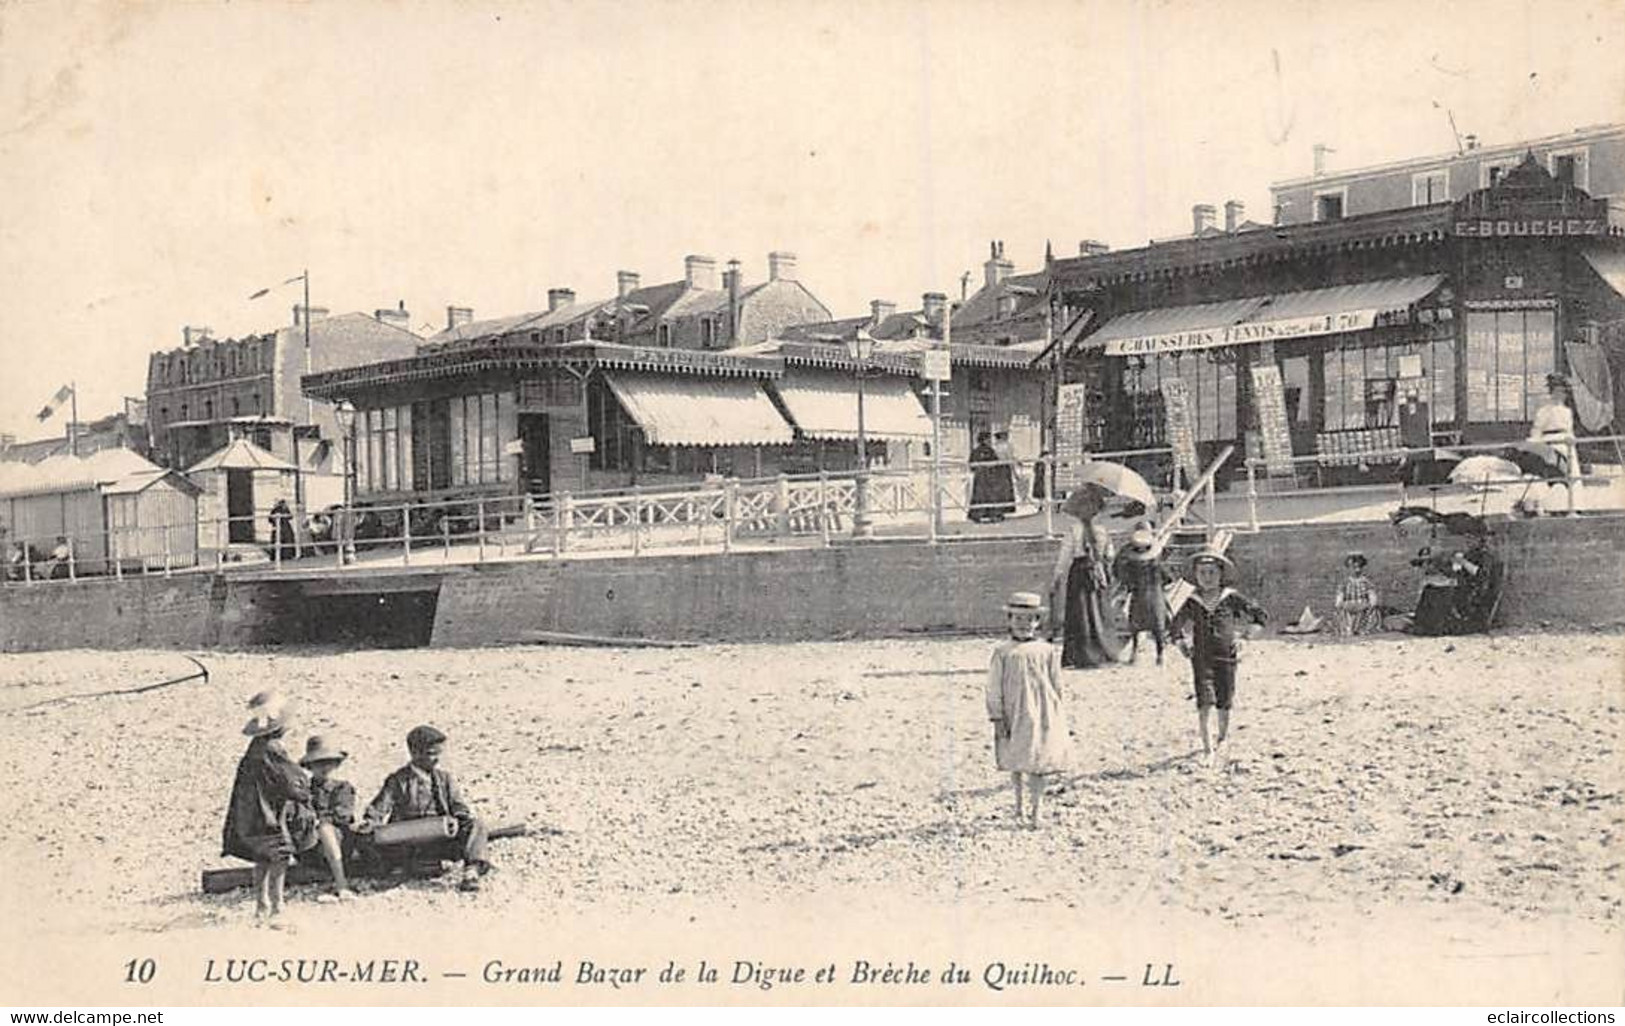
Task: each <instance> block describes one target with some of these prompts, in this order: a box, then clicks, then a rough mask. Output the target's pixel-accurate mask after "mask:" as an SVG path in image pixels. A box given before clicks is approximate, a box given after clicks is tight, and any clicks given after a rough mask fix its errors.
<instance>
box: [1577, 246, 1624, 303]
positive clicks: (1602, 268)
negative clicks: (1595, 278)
mask: <svg viewBox="0 0 1625 1026" xmlns="http://www.w3.org/2000/svg"><path fill="white" fill-rule="evenodd" d="M1584 253H1585V258H1586V263H1588V264H1590V265H1591V268H1592V270H1594V271H1596V272H1597V274H1599V275H1601V276H1602V280H1603V281H1605V282H1607V283H1608V287H1609V288H1611V289H1613V290H1614V291H1615V292H1617V293H1619V294H1620V296H1621V297H1625V250H1618V249H1604V248H1603V247H1601V246H1587V247H1586V248H1585V250H1584Z"/></svg>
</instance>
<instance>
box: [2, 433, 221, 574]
mask: <svg viewBox="0 0 1625 1026" xmlns="http://www.w3.org/2000/svg"><path fill="white" fill-rule="evenodd" d="M197 498H198V488H197V486H196V485H194V484H193V483H192V482H191V481H188V480H187V479H186V478H185V477H184V476H183V475H181V474H178V473H176V472H174V471H172V470H165V469H164V468H162V467H159V466H156V465H154V464H152V463H149V462H148V461H147V460H146V459H144V458H142V457H141V456H140V455H138V454H136V453H134V452H131V451H130V450H128V449H105V450H102V451H101V452H97V453H93V454H91V455H89V456H83V457H81V456H67V455H61V456H52V457H50V458H49V459H46V460H42V461H41V462H39V463H37V464H34V465H32V466H23V465H10V466H8V467H6V468H5V470H4V471H3V472H0V521H4V523H5V525H6V527H7V529H8V530H9V532H10V537H9V538H8V539H7V543H8V544H11V543H15V542H21V543H22V544H24V545H26V546H28V548H29V549H30V550H32V551H33V552H35V553H37V554H39V555H40V556H45V555H47V554H49V553H50V551H51V550H52V549H53V548H54V547H55V546H56V542H57V539H58V538H65V539H68V540H69V541H70V542H71V543H72V548H73V559H74V570H75V573H76V574H79V573H82V574H99V573H107V572H111V571H112V570H113V569H114V564H113V562H112V561H111V560H110V558H109V557H113V558H116V559H117V560H118V563H119V565H120V567H121V568H122V569H127V570H128V569H136V570H139V569H142V568H146V569H161V568H163V567H178V566H190V565H192V564H193V563H195V562H196V554H197Z"/></svg>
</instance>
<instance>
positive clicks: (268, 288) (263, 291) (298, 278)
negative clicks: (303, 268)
mask: <svg viewBox="0 0 1625 1026" xmlns="http://www.w3.org/2000/svg"><path fill="white" fill-rule="evenodd" d="M304 280H305V276H304V275H302V274H296V275H294V276H293V277H292V278H289V279H288V280H287V281H285V282H283V283H282V285H292V284H293V283H294V282H296V281H304ZM282 285H268V286H266V287H265V288H263V289H260V290H259V291H258V292H256V293H254V294H253V295H252V296H249V297H248V298H249V299H258V298H260V297H261V296H263V295H267V294H268V293H269V292H270V291H271V290H272V289H279V288H281V287H282Z"/></svg>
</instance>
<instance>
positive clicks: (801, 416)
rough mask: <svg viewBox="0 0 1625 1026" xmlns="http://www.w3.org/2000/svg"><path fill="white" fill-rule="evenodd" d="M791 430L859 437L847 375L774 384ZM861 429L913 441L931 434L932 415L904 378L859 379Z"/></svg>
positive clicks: (868, 434) (853, 385)
mask: <svg viewBox="0 0 1625 1026" xmlns="http://www.w3.org/2000/svg"><path fill="white" fill-rule="evenodd" d="M773 387H774V388H775V389H776V390H777V391H778V393H779V398H780V399H782V400H784V406H785V409H787V410H789V411H790V419H791V420H793V421H795V425H796V428H797V429H798V430H799V431H800V432H801V433H802V434H803V435H805V436H806V437H808V438H852V439H855V438H857V437H858V387H857V382H855V381H853V380H852V379H850V378H846V377H836V376H833V375H830V376H824V375H820V376H819V377H817V378H802V379H800V380H791V379H789V378H786V379H784V380H782V381H776V382H774V383H773ZM863 433H864V436H865V437H867V438H874V439H894V440H898V441H916V440H918V439H922V438H930V437H931V418H930V417H928V416H926V413H925V407H923V406H921V405H920V400H919V399H918V398H916V397H915V395H914V389H912V388H910V387H909V384H908V382H907V381H906V380H903V379H899V378H894V377H874V378H869V379H868V380H866V381H865V382H864V383H863Z"/></svg>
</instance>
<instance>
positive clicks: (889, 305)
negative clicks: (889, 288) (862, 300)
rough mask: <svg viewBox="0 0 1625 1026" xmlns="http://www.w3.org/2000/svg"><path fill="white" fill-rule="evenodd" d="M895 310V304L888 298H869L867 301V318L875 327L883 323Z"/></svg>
mask: <svg viewBox="0 0 1625 1026" xmlns="http://www.w3.org/2000/svg"><path fill="white" fill-rule="evenodd" d="M896 312H897V304H896V303H893V302H892V301H891V300H889V299H871V300H870V301H869V319H870V320H871V321H873V322H874V326H875V327H876V328H878V327H880V326H881V325H882V324H885V323H886V321H887V319H888V318H890V317H891V316H892V315H893V314H895V313H896Z"/></svg>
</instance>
